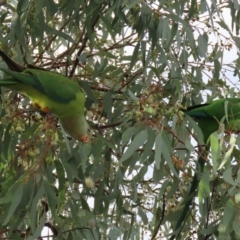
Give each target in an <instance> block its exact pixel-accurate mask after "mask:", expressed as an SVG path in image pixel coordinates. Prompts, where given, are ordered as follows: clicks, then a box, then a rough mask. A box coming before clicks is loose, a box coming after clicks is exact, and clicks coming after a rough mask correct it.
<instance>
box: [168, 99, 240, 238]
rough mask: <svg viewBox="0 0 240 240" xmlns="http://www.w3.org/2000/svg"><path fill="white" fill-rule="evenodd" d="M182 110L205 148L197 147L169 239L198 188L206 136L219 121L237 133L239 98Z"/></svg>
mask: <svg viewBox="0 0 240 240" xmlns="http://www.w3.org/2000/svg"><path fill="white" fill-rule="evenodd" d="M183 112H184V114H186V115H188V116H190V117H192V118H193V119H195V120H196V121H197V122H198V126H199V128H200V129H201V130H202V133H203V139H204V143H205V144H206V145H205V149H204V147H199V157H198V163H197V169H196V172H195V175H194V176H193V180H192V183H191V187H190V190H189V193H188V196H187V197H186V199H187V201H186V202H185V205H184V207H183V210H182V213H181V215H180V217H179V219H178V221H177V223H176V226H175V227H174V235H172V237H171V238H170V239H171V240H174V239H178V237H179V234H180V232H181V229H182V227H183V225H184V223H185V220H186V217H187V215H188V214H189V209H190V205H191V203H192V201H193V198H194V195H195V192H196V190H197V188H198V183H199V176H200V175H201V173H202V172H203V170H204V165H205V161H206V157H207V154H208V151H209V148H210V146H209V143H208V138H209V137H210V135H211V134H212V133H213V132H215V131H217V130H218V129H219V123H220V122H221V123H224V124H225V129H226V130H227V131H229V132H235V133H237V132H239V131H240V100H239V99H238V98H225V99H219V100H215V101H213V102H211V103H206V104H200V105H196V106H192V107H188V108H187V109H186V110H183ZM203 149H204V150H203Z"/></svg>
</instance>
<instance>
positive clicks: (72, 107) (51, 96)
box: [0, 51, 90, 143]
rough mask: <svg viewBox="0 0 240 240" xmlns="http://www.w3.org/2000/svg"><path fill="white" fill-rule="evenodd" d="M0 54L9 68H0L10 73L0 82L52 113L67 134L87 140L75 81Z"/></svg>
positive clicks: (80, 93) (81, 98) (80, 99)
mask: <svg viewBox="0 0 240 240" xmlns="http://www.w3.org/2000/svg"><path fill="white" fill-rule="evenodd" d="M0 56H1V57H2V59H3V60H4V61H5V62H6V64H7V65H8V67H9V68H10V70H9V69H5V68H2V67H1V68H0V70H1V71H3V72H5V73H6V74H7V75H9V77H7V78H4V79H1V80H0V86H4V87H6V88H9V89H12V90H16V91H19V92H20V93H22V94H24V95H26V96H28V97H29V98H30V100H31V101H32V103H33V106H34V107H36V108H38V109H40V110H41V111H43V112H45V113H49V112H51V113H53V114H55V115H56V116H57V117H58V118H59V120H60V123H61V125H62V127H63V128H64V129H65V130H66V132H67V133H68V134H69V135H70V136H72V137H73V138H75V139H77V140H79V141H82V142H84V143H88V142H90V135H89V125H88V123H87V121H86V119H85V116H84V102H85V96H84V92H83V90H82V89H81V87H80V86H79V85H78V84H77V83H76V82H74V81H73V80H71V79H69V78H67V77H65V76H63V75H61V74H59V73H57V72H51V71H47V70H45V69H41V68H39V67H35V66H32V65H28V67H24V66H21V65H20V64H18V63H16V62H15V61H13V60H12V59H10V58H9V57H8V56H7V55H6V54H5V53H3V52H2V51H0Z"/></svg>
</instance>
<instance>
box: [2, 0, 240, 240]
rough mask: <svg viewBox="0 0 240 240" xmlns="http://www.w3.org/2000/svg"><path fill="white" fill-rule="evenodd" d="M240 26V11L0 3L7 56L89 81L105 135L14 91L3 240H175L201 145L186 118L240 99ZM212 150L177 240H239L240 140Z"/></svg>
mask: <svg viewBox="0 0 240 240" xmlns="http://www.w3.org/2000/svg"><path fill="white" fill-rule="evenodd" d="M230 16H231V18H230ZM239 18H240V11H239V4H238V1H213V0H212V1H206V0H201V1H196V0H192V1H181V0H176V1H168V0H166V1H165V0H159V1H147V0H143V1H136V0H132V1H126V0H88V1H83V0H68V1H67V0H39V1H34V0H19V1H14V0H9V1H5V0H3V1H0V49H1V50H3V51H4V52H5V53H7V54H8V55H9V56H11V57H12V58H14V59H15V60H16V61H17V62H19V63H21V64H23V65H26V64H27V63H28V64H34V65H37V66H41V67H44V68H46V69H48V70H50V71H58V72H59V73H61V74H64V75H67V76H69V77H72V78H73V79H75V80H76V81H78V82H79V84H80V85H81V86H82V88H83V89H84V90H85V92H86V104H85V107H86V116H87V119H88V121H89V124H90V125H91V128H92V135H93V138H92V142H91V144H83V143H80V142H77V141H75V140H74V139H71V138H69V137H67V136H66V134H65V133H64V132H63V131H62V130H61V128H60V126H59V124H58V122H57V119H56V118H55V117H54V116H52V115H51V114H50V115H45V114H42V113H39V112H38V111H36V109H34V108H33V107H32V106H31V104H30V102H29V100H28V98H27V97H24V96H23V95H20V94H18V93H17V92H13V91H9V90H7V89H2V91H1V99H2V104H1V114H0V118H1V120H0V122H1V124H0V134H1V144H0V236H1V239H37V238H38V237H39V236H42V237H44V236H45V237H46V235H47V234H49V235H50V236H52V237H54V238H56V239H169V238H170V236H171V234H172V232H173V229H174V226H175V224H176V221H177V219H178V218H179V216H180V214H181V210H182V208H183V205H184V202H186V199H187V194H188V189H189V184H190V183H191V180H192V177H193V175H194V171H195V164H196V161H197V157H198V153H199V152H198V148H197V146H199V145H200V144H202V134H201V131H200V129H199V128H198V126H197V124H196V123H195V121H194V120H193V119H191V118H189V117H188V118H187V117H185V116H184V114H183V113H182V112H181V110H180V109H181V108H182V107H186V106H189V105H195V104H200V103H202V102H206V101H211V100H213V99H215V98H223V97H238V91H239V88H238V85H237V80H236V79H238V78H239V74H240V71H239V70H240V61H239V58H238V49H239V48H240V44H239V42H240V38H239V37H237V35H238V33H239ZM225 19H227V21H225ZM229 19H231V20H229ZM0 61H1V60H0ZM0 66H1V67H6V65H5V63H4V62H3V61H1V62H0ZM210 145H211V153H210V154H209V156H208V158H207V159H206V167H205V171H204V173H203V174H202V175H201V179H200V183H199V191H198V198H195V201H194V202H193V204H192V207H191V209H190V210H191V211H190V212H189V214H188V215H187V219H185V222H184V226H183V228H182V229H181V230H180V232H179V233H178V235H177V239H190V238H191V239H239V238H240V226H239V220H240V212H239V204H240V193H239V190H238V189H239V186H240V171H239V167H238V161H239V155H240V152H239V145H240V138H239V137H238V136H237V135H234V134H231V133H229V132H228V133H226V134H224V131H223V128H222V129H220V134H216V133H214V134H213V135H212V137H211V143H210ZM44 227H45V230H47V229H49V230H50V232H48V231H42V230H43V228H44ZM43 239H45V238H43Z"/></svg>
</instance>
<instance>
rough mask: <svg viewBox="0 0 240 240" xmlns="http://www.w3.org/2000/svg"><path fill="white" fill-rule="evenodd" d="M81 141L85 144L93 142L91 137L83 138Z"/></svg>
mask: <svg viewBox="0 0 240 240" xmlns="http://www.w3.org/2000/svg"><path fill="white" fill-rule="evenodd" d="M79 141H81V142H83V143H89V142H90V141H91V138H90V137H89V136H81V137H80V139H79Z"/></svg>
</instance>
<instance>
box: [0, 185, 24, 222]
mask: <svg viewBox="0 0 240 240" xmlns="http://www.w3.org/2000/svg"><path fill="white" fill-rule="evenodd" d="M22 196H23V185H22V184H20V183H18V187H17V188H16V190H15V192H14V195H13V198H12V201H11V205H10V207H9V210H8V214H7V217H6V218H5V220H4V222H3V225H6V224H7V223H8V222H9V221H10V219H11V217H12V216H13V214H14V213H15V211H16V209H17V207H18V205H19V203H20V202H21V200H22Z"/></svg>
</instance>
